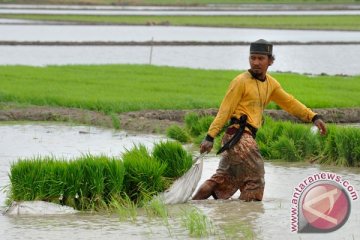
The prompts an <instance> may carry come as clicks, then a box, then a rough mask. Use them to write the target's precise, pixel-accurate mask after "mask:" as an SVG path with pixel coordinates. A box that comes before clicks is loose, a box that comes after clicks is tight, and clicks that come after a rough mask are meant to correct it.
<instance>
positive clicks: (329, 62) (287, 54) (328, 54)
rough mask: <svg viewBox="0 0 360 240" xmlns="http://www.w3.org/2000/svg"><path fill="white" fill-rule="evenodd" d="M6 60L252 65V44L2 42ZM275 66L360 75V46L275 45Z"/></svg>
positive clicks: (2, 56) (276, 68)
mask: <svg viewBox="0 0 360 240" xmlns="http://www.w3.org/2000/svg"><path fill="white" fill-rule="evenodd" d="M0 52H1V53H2V54H0V65H31V66H45V65H67V64H149V63H151V64H153V65H159V66H175V67H189V68H201V69H232V70H244V69H248V68H249V63H248V56H249V47H248V46H155V47H153V49H152V56H151V58H150V52H151V47H150V46H137V47H130V46H0ZM274 54H275V57H276V60H275V62H274V64H273V65H272V66H271V67H270V68H269V70H270V71H283V72H297V73H310V74H321V73H326V74H329V75H334V74H347V75H359V74H360V61H358V56H359V55H360V45H341V44H340V45H309V46H274Z"/></svg>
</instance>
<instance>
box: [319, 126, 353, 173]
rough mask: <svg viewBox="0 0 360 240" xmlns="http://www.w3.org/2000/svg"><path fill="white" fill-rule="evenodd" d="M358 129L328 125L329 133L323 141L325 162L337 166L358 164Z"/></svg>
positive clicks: (322, 161)
mask: <svg viewBox="0 0 360 240" xmlns="http://www.w3.org/2000/svg"><path fill="white" fill-rule="evenodd" d="M359 145H360V130H359V129H356V128H348V127H337V128H335V127H329V134H328V137H327V141H326V143H325V150H324V158H323V159H322V160H321V161H320V162H321V163H325V164H335V165H339V166H359V165H360V164H359V163H360V154H359Z"/></svg>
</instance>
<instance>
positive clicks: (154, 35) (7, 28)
mask: <svg viewBox="0 0 360 240" xmlns="http://www.w3.org/2000/svg"><path fill="white" fill-rule="evenodd" d="M260 38H263V39H266V40H268V41H272V42H303V43H306V42H354V41H356V42H358V41H359V39H360V31H324V30H276V29H251V28H214V27H180V26H179V27H174V26H106V25H105V26H104V25H103V26H101V25H0V41H55V42H56V41H65V42H84V41H105V42H106V41H114V42H120V41H140V42H141V41H150V40H151V39H153V40H154V41H199V42H208V41H216V42H223V41H225V42H233V41H236V42H253V41H255V40H257V39H260Z"/></svg>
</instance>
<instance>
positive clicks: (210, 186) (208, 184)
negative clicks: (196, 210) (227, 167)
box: [192, 180, 217, 200]
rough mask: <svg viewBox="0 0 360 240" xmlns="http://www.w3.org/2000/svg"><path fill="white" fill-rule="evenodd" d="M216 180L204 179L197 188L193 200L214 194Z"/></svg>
mask: <svg viewBox="0 0 360 240" xmlns="http://www.w3.org/2000/svg"><path fill="white" fill-rule="evenodd" d="M216 184H217V183H216V182H213V181H209V180H207V181H205V182H204V183H203V184H202V185H201V186H200V188H199V190H198V191H197V192H196V194H195V195H194V196H193V198H192V199H193V200H204V199H208V198H209V197H210V196H211V195H213V197H214V198H215V196H214V188H215V186H216Z"/></svg>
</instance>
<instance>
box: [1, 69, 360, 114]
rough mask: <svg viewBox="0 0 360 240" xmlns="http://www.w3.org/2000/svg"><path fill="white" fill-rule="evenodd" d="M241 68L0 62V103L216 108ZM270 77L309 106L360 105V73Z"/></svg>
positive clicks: (105, 108)
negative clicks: (204, 68) (55, 64)
mask: <svg viewBox="0 0 360 240" xmlns="http://www.w3.org/2000/svg"><path fill="white" fill-rule="evenodd" d="M241 72H242V71H233V70H232V71H229V70H200V69H189V68H175V67H158V66H151V65H69V66H47V67H30V66H0V79H1V80H0V82H1V89H0V102H1V103H3V104H5V103H16V104H20V105H27V104H33V105H39V106H62V107H74V108H81V109H89V110H96V111H102V112H105V113H113V112H114V113H121V112H127V111H136V110H144V109H197V108H214V107H218V106H219V105H220V102H221V100H222V98H223V96H224V94H225V92H226V90H227V88H228V85H229V83H230V81H231V80H232V79H233V78H235V77H236V76H237V75H238V74H239V73H241ZM272 75H273V76H274V77H275V78H277V79H278V81H279V82H280V83H281V84H282V86H283V88H284V89H285V90H286V91H288V92H289V93H291V94H292V95H294V96H295V97H296V98H297V99H299V100H300V101H301V102H303V103H304V104H305V105H307V106H308V107H311V108H332V107H338V108H342V107H343V108H345V107H358V106H360V92H359V91H358V89H360V76H307V75H300V74H294V73H274V74H272ZM3 106H4V105H3ZM268 107H269V108H275V109H276V108H277V106H276V105H275V104H270V105H269V106H268Z"/></svg>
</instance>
